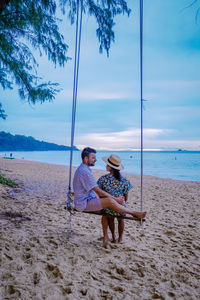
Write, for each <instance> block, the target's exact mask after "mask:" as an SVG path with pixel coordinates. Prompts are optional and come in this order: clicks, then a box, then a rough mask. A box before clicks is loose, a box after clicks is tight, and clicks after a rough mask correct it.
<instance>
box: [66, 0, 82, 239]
mask: <svg viewBox="0 0 200 300" xmlns="http://www.w3.org/2000/svg"><path fill="white" fill-rule="evenodd" d="M79 4H80V5H79ZM79 10H80V17H79ZM82 15H83V0H80V2H79V0H78V1H77V14H76V39H75V54H74V57H75V58H74V81H73V102H72V123H71V147H70V164H69V184H68V192H67V193H66V194H67V201H66V207H67V210H68V211H69V219H68V223H69V227H70V228H69V231H68V234H69V235H70V234H71V233H72V226H71V219H72V210H73V207H72V204H73V199H72V188H71V182H72V161H73V148H74V135H75V120H76V103H77V91H78V75H79V61H80V48H81V31H82Z"/></svg>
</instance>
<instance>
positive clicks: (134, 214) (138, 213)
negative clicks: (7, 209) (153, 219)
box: [131, 211, 147, 219]
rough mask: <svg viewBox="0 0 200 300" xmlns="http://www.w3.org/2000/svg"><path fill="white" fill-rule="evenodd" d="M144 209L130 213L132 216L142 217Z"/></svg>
mask: <svg viewBox="0 0 200 300" xmlns="http://www.w3.org/2000/svg"><path fill="white" fill-rule="evenodd" d="M146 214H147V213H146V211H144V212H139V211H133V213H132V214H131V215H132V216H133V217H137V218H138V219H144V217H145V216H146Z"/></svg>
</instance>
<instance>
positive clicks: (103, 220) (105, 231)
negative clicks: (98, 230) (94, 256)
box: [101, 216, 109, 248]
mask: <svg viewBox="0 0 200 300" xmlns="http://www.w3.org/2000/svg"><path fill="white" fill-rule="evenodd" d="M101 224H102V230H103V247H104V248H106V247H107V245H108V243H109V237H108V220H107V217H106V216H102V218H101Z"/></svg>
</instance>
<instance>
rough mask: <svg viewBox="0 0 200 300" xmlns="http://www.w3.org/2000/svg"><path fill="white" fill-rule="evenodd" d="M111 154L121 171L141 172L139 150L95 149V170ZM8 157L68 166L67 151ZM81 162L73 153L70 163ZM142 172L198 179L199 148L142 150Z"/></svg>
mask: <svg viewBox="0 0 200 300" xmlns="http://www.w3.org/2000/svg"><path fill="white" fill-rule="evenodd" d="M111 153H115V154H117V155H119V156H120V157H121V159H122V163H123V165H124V171H123V172H124V173H129V174H141V154H140V152H139V151H112V152H110V151H98V152H97V162H96V164H95V169H101V170H105V163H104V162H103V160H102V157H103V156H109V155H110V154H111ZM5 155H6V156H7V157H9V156H10V152H7V153H5V152H0V156H5ZM12 157H15V158H22V159H27V160H32V161H39V162H47V163H52V164H60V165H69V162H70V151H26V152H21V151H17V152H12ZM80 162H81V151H74V152H73V166H78V165H79V164H80ZM143 174H144V175H151V176H157V177H162V178H172V179H178V180H189V181H200V151H144V152H143Z"/></svg>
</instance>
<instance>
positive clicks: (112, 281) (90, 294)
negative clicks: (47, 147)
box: [0, 158, 200, 300]
mask: <svg viewBox="0 0 200 300" xmlns="http://www.w3.org/2000/svg"><path fill="white" fill-rule="evenodd" d="M0 170H1V172H2V173H3V174H4V175H5V176H7V177H9V178H11V179H13V180H15V181H17V182H18V183H19V186H18V187H16V188H10V187H6V186H3V185H0V195H1V201H0V227H1V231H0V234H1V239H0V250H1V256H0V266H1V267H0V268H1V272H0V277H1V284H0V299H23V300H25V299H34V300H37V299H38V300H39V299H48V300H50V299H52V300H55V299H56V300H57V299H58V300H62V299H177V300H179V299H199V295H200V287H199V280H200V259H199V258H200V257H199V256H200V236H199V235H200V233H199V232H200V224H199V221H200V200H199V199H200V182H189V181H178V180H172V179H163V178H157V177H152V176H145V177H144V208H145V210H147V218H146V226H145V228H141V227H140V224H139V223H138V222H135V221H125V232H124V243H123V244H110V246H109V248H108V249H105V248H103V247H102V231H101V225H100V221H101V218H100V216H95V215H90V214H82V213H75V214H74V215H73V217H72V230H73V233H72V235H71V236H70V237H69V236H68V235H67V231H68V229H69V224H68V212H67V211H66V210H65V209H64V205H63V203H64V202H65V201H66V191H67V186H68V167H66V166H61V165H52V164H47V163H39V162H32V161H26V160H20V159H13V160H9V159H8V160H6V159H3V158H0ZM73 171H74V169H73ZM93 174H94V175H95V178H96V179H98V178H99V177H100V176H101V175H102V174H105V172H104V171H100V170H95V169H93ZM126 177H127V178H128V179H129V180H130V181H131V183H132V185H133V189H132V190H131V192H130V196H129V201H128V206H129V207H132V208H134V209H135V210H139V209H140V176H138V175H129V174H126Z"/></svg>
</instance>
